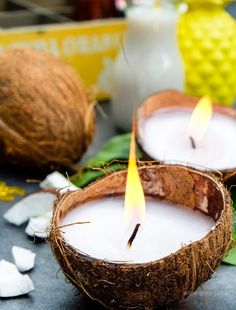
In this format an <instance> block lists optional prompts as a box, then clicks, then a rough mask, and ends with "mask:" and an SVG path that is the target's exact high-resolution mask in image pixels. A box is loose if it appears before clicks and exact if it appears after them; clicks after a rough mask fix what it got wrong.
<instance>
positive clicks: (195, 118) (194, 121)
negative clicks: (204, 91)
mask: <svg viewBox="0 0 236 310" xmlns="http://www.w3.org/2000/svg"><path fill="white" fill-rule="evenodd" d="M211 117H212V103H211V98H210V97H209V96H204V97H202V98H201V99H200V100H199V102H198V104H197V105H196V107H195V108H194V110H193V113H192V115H191V119H190V122H189V125H188V137H189V139H190V142H191V146H192V148H193V149H196V148H197V146H196V142H197V144H198V143H199V144H200V142H201V141H202V140H203V138H204V136H205V134H206V132H207V128H208V126H209V124H210V121H211Z"/></svg>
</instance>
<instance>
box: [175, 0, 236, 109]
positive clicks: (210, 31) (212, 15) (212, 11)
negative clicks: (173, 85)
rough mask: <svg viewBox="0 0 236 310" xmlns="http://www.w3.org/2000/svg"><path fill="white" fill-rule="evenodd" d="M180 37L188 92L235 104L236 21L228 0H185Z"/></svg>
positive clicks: (180, 23) (179, 25) (179, 31)
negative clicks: (230, 10) (226, 7)
mask: <svg viewBox="0 0 236 310" xmlns="http://www.w3.org/2000/svg"><path fill="white" fill-rule="evenodd" d="M184 2H185V3H186V4H187V5H188V9H187V10H186V12H185V13H183V14H182V15H181V17H180V19H179V24H178V40H179V44H180V50H181V52H182V55H183V59H184V63H185V70H186V84H185V90H186V92H187V93H188V94H192V95H196V96H203V95H206V94H207V95H210V96H211V97H212V98H213V100H214V101H216V102H219V103H222V104H224V105H226V106H231V105H232V104H233V103H234V101H235V99H236V22H235V20H234V19H233V17H231V16H230V14H228V13H227V12H226V11H225V10H224V5H225V4H227V3H229V2H230V1H225V0H204V1H202V0H185V1H184ZM231 2H232V1H231Z"/></svg>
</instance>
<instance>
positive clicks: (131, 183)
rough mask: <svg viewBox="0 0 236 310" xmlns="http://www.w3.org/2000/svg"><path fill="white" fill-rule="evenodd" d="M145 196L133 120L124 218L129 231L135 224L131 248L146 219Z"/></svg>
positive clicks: (130, 243)
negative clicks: (137, 156) (139, 169)
mask: <svg viewBox="0 0 236 310" xmlns="http://www.w3.org/2000/svg"><path fill="white" fill-rule="evenodd" d="M145 208H146V207H145V197H144V192H143V187H142V183H141V179H140V177H139V171H138V166H137V158H136V143H135V126H134V122H133V129H132V135H131V142H130V153H129V163H128V172H127V180H126V189H125V203H124V220H125V230H126V231H128V229H129V228H130V227H133V225H135V224H136V223H137V224H136V225H135V228H134V231H133V233H132V235H131V237H130V238H129V240H128V243H127V247H128V248H131V246H132V243H133V241H134V239H135V238H136V235H137V232H138V230H139V227H140V226H141V225H143V224H144V220H145Z"/></svg>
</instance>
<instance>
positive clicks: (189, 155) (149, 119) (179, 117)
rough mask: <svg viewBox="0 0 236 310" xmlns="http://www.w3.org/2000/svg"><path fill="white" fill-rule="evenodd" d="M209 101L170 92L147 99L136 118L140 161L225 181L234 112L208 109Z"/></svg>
mask: <svg viewBox="0 0 236 310" xmlns="http://www.w3.org/2000/svg"><path fill="white" fill-rule="evenodd" d="M209 100H210V98H208V97H207V96H205V97H204V98H202V99H200V98H196V97H191V96H188V95H184V94H182V93H180V92H177V91H174V90H169V91H163V92H158V93H156V94H154V95H152V96H150V97H149V98H147V99H146V100H145V101H144V102H143V104H142V105H141V107H140V108H139V110H138V113H137V117H136V126H137V141H138V144H139V146H140V148H141V150H142V152H143V154H144V157H145V158H146V159H151V160H155V161H159V162H162V163H168V164H170V163H175V164H177V163H179V164H183V165H186V166H191V167H196V168H197V169H200V170H203V171H206V170H210V171H212V172H213V173H215V172H220V173H223V176H224V177H226V179H227V178H228V176H229V175H231V176H232V175H233V174H234V173H235V170H236V159H235V153H236V144H235V143H234V141H236V111H235V110H233V109H230V108H226V107H222V106H220V105H217V104H212V108H211V107H210V106H209V105H210V104H211V103H210V102H209ZM199 105H200V106H201V107H200V106H199ZM197 106H198V108H197V109H196V107H197ZM199 108H200V109H199ZM194 109H195V110H194ZM210 110H211V111H210ZM193 111H194V113H193Z"/></svg>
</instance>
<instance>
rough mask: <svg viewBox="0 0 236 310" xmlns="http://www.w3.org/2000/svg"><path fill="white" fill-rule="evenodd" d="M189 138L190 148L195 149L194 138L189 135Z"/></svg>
mask: <svg viewBox="0 0 236 310" xmlns="http://www.w3.org/2000/svg"><path fill="white" fill-rule="evenodd" d="M189 139H190V142H191V146H192V148H193V149H196V143H195V140H194V139H193V137H192V136H190V137H189Z"/></svg>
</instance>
